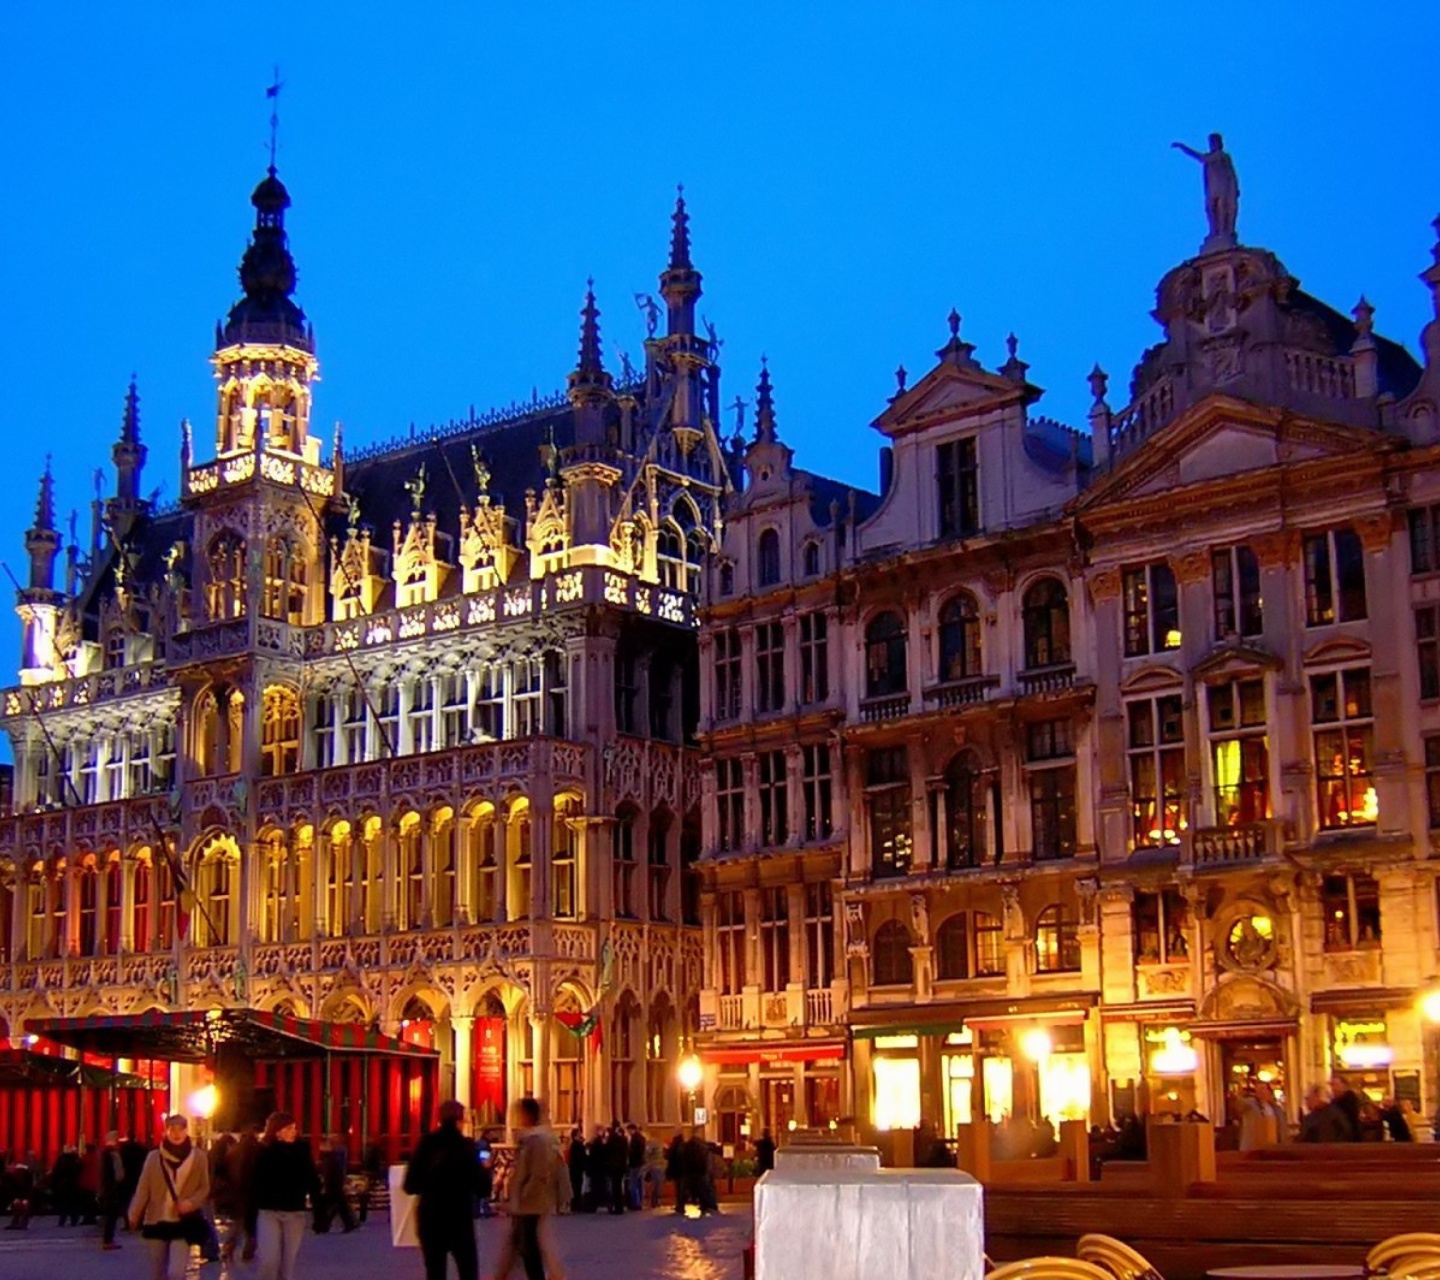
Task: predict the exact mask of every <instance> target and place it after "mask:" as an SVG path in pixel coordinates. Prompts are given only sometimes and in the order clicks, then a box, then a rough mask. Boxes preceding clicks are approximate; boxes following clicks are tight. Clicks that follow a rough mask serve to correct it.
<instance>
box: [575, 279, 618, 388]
mask: <svg viewBox="0 0 1440 1280" xmlns="http://www.w3.org/2000/svg"><path fill="white" fill-rule="evenodd" d="M569 392H570V403H571V404H573V405H574V406H575V408H576V409H577V410H578V409H580V408H582V407H583V406H585V405H592V404H595V403H601V404H603V403H604V402H605V401H606V400H608V399H609V398H610V394H611V380H610V375H609V374H608V373H606V372H605V364H604V360H603V359H602V357H601V353H600V311H599V308H597V307H596V305H595V281H594V280H593V279H591V280H587V281H586V282H585V305H584V306H583V307H582V308H581V309H580V359H579V361H578V363H577V364H576V366H575V371H574V372H573V373H572V374H571V375H570V378H569Z"/></svg>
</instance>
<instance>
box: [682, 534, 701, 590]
mask: <svg viewBox="0 0 1440 1280" xmlns="http://www.w3.org/2000/svg"><path fill="white" fill-rule="evenodd" d="M704 566H705V535H704V534H703V533H701V532H700V530H699V529H692V530H690V533H689V534H688V536H687V537H686V539H685V590H686V591H688V592H689V593H690V594H691V595H692V596H698V595H699V594H700V582H701V578H702V574H703V570H704Z"/></svg>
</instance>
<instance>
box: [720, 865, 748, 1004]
mask: <svg viewBox="0 0 1440 1280" xmlns="http://www.w3.org/2000/svg"><path fill="white" fill-rule="evenodd" d="M715 943H716V946H715V966H716V968H717V969H718V970H719V972H718V973H717V974H716V975H715V979H716V981H715V985H716V986H718V987H719V988H720V991H721V992H722V993H723V994H724V995H729V996H738V995H739V994H740V993H741V991H742V990H743V989H744V987H745V968H746V966H745V894H744V892H743V891H741V890H739V889H735V890H731V891H730V892H728V893H717V894H716V895H715Z"/></svg>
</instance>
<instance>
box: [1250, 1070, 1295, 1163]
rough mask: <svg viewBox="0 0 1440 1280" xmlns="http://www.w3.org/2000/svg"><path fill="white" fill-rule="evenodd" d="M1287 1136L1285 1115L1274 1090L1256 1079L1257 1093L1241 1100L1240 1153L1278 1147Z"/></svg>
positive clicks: (1264, 1082)
mask: <svg viewBox="0 0 1440 1280" xmlns="http://www.w3.org/2000/svg"><path fill="white" fill-rule="evenodd" d="M1288 1137H1289V1133H1288V1126H1287V1124H1286V1122H1285V1113H1284V1112H1283V1111H1282V1110H1281V1109H1280V1106H1279V1104H1278V1103H1277V1102H1276V1101H1275V1091H1274V1090H1273V1089H1272V1088H1271V1087H1270V1085H1269V1084H1268V1083H1267V1082H1266V1081H1264V1080H1257V1081H1256V1082H1255V1092H1254V1093H1252V1094H1250V1095H1249V1096H1248V1097H1245V1098H1242V1099H1241V1100H1240V1150H1241V1151H1258V1150H1260V1149H1261V1148H1262V1147H1274V1146H1278V1145H1279V1144H1280V1143H1282V1142H1284V1141H1285V1140H1286V1138H1288Z"/></svg>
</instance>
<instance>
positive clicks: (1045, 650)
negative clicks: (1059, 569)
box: [1022, 578, 1070, 670]
mask: <svg viewBox="0 0 1440 1280" xmlns="http://www.w3.org/2000/svg"><path fill="white" fill-rule="evenodd" d="M1022 611H1023V613H1024V623H1025V666H1026V668H1027V669H1028V670H1034V669H1035V668H1036V667H1054V666H1059V665H1061V664H1062V663H1066V662H1069V661H1070V600H1069V597H1068V596H1067V595H1066V593H1065V588H1064V586H1063V585H1061V583H1059V582H1057V581H1056V580H1055V579H1054V578H1042V579H1041V580H1040V581H1039V582H1036V583H1034V584H1033V585H1032V586H1031V587H1030V589H1029V590H1028V591H1027V592H1026V593H1025V601H1024V605H1023V609H1022Z"/></svg>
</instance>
